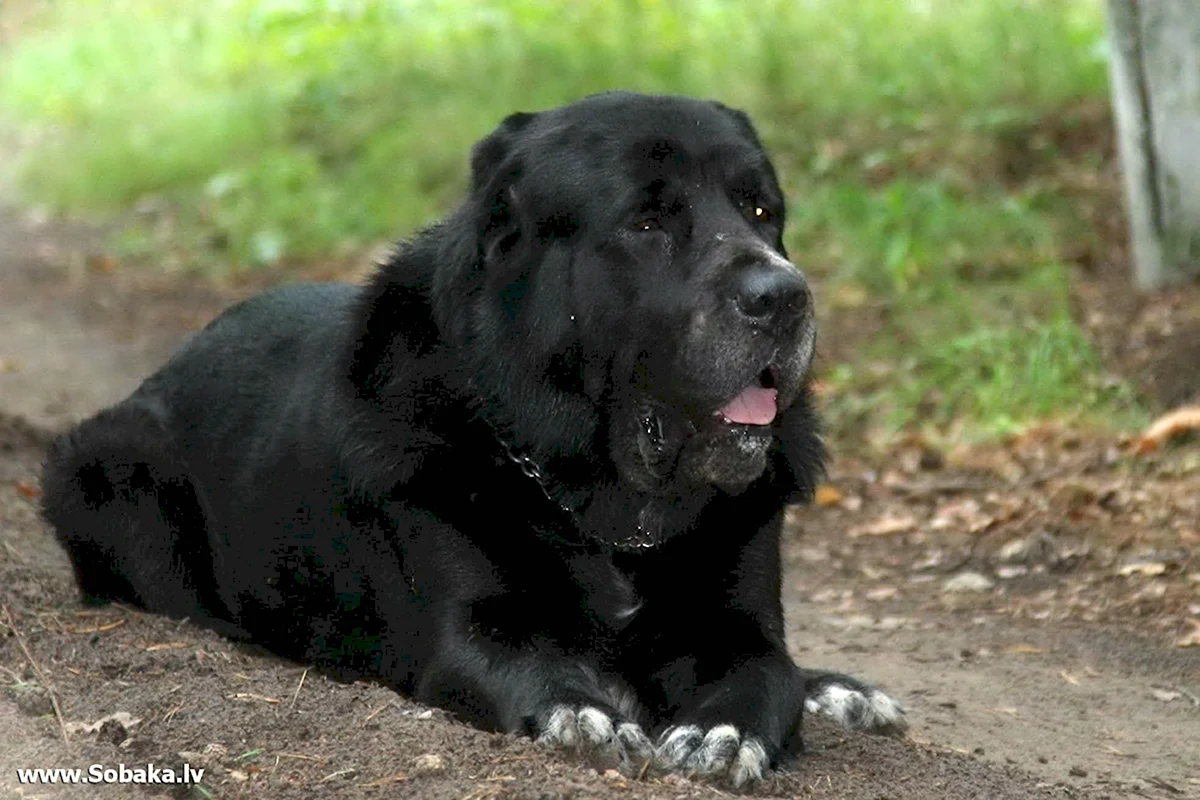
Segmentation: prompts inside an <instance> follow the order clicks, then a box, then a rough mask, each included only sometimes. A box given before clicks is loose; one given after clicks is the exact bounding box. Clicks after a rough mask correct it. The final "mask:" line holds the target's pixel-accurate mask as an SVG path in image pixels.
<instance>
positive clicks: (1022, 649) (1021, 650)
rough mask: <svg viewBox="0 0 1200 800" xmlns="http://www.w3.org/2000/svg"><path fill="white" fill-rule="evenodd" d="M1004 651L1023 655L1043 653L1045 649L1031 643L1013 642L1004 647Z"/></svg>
mask: <svg viewBox="0 0 1200 800" xmlns="http://www.w3.org/2000/svg"><path fill="white" fill-rule="evenodd" d="M1004 652H1006V653H1012V654H1013V655H1019V656H1023V655H1037V654H1039V653H1044V652H1046V651H1045V649H1044V648H1041V647H1034V646H1033V645H1031V644H1014V645H1013V646H1012V647H1006V648H1005V649H1004Z"/></svg>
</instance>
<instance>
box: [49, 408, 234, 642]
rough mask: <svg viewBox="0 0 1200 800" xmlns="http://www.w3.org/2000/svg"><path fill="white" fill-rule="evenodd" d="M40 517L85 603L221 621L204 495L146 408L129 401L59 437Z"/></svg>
mask: <svg viewBox="0 0 1200 800" xmlns="http://www.w3.org/2000/svg"><path fill="white" fill-rule="evenodd" d="M42 483H43V501H42V510H43V514H44V515H45V517H46V519H47V520H48V521H49V522H50V523H51V524H52V525H53V526H54V528H55V530H56V532H57V535H58V539H59V541H60V542H61V543H62V544H63V546H64V547H65V548H66V549H67V553H68V554H69V555H70V557H71V562H72V564H73V565H74V567H75V574H76V577H77V578H78V581H79V586H80V589H81V590H82V592H83V596H84V600H85V601H87V602H91V603H96V602H104V601H110V600H116V601H121V602H126V603H130V604H132V605H136V606H139V607H141V608H145V609H148V610H151V611H157V612H159V613H164V614H168V615H171V616H175V617H192V618H194V619H196V618H199V620H202V621H217V620H220V619H221V618H222V617H227V615H226V614H224V613H221V609H222V605H221V603H220V601H219V600H217V598H216V592H215V589H214V586H213V569H212V552H211V550H210V548H209V544H208V530H207V524H206V514H205V512H204V495H203V491H202V489H201V487H200V486H199V484H198V482H197V481H196V480H195V478H194V477H193V476H192V475H190V474H189V472H188V470H187V469H186V467H185V465H184V463H183V460H182V459H181V458H180V457H179V454H178V453H177V451H176V448H175V446H174V442H173V440H172V437H171V434H170V433H169V432H168V430H167V429H166V426H165V425H164V424H163V413H162V412H161V410H160V409H158V408H157V407H155V405H154V404H153V403H150V402H145V401H139V400H138V399H136V396H135V398H134V399H131V400H129V401H126V402H125V403H122V404H120V405H118V406H115V407H113V408H110V409H107V410H105V411H102V412H100V413H99V414H97V415H96V416H95V417H92V418H91V419H89V420H87V421H86V422H84V423H83V424H82V425H80V426H79V427H78V428H76V429H75V430H73V431H71V432H70V433H68V434H65V435H64V436H62V437H60V438H59V439H58V440H57V441H55V442H54V444H53V445H52V446H51V448H50V452H49V454H48V457H47V461H46V466H45V470H44V473H43V479H42Z"/></svg>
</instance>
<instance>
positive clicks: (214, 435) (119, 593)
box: [43, 284, 357, 635]
mask: <svg viewBox="0 0 1200 800" xmlns="http://www.w3.org/2000/svg"><path fill="white" fill-rule="evenodd" d="M356 291H357V290H355V289H354V288H353V287H351V286H348V285H341V284H309V285H295V286H288V287H283V288H280V289H276V290H273V291H270V292H266V293H264V294H261V295H259V296H257V297H254V298H251V299H250V300H247V301H245V302H243V303H239V304H238V305H236V306H233V307H232V308H230V309H229V310H228V311H226V312H225V313H224V314H222V315H221V316H220V317H218V318H217V319H215V320H214V321H213V322H212V323H210V324H209V325H208V327H206V328H205V329H204V330H203V331H201V332H200V333H199V334H197V335H196V336H195V337H193V338H192V339H191V340H189V341H188V342H187V343H185V344H184V345H183V346H182V347H181V348H180V349H179V351H178V352H177V353H176V354H175V355H174V356H173V357H172V358H171V360H170V361H169V362H167V364H165V365H164V366H163V367H162V369H160V370H159V371H158V372H157V373H155V374H154V375H152V376H150V377H149V378H148V379H147V380H146V381H145V382H144V383H143V384H142V385H141V386H140V387H139V388H138V390H137V391H136V392H135V393H134V394H133V395H132V396H130V397H129V398H128V399H126V400H124V401H123V402H121V403H119V404H117V405H115V406H113V407H111V408H108V409H105V410H104V411H101V412H100V413H98V414H97V415H95V416H94V417H92V418H90V419H88V420H86V421H85V422H83V423H82V424H81V425H79V426H78V427H77V428H75V429H74V430H72V431H69V432H68V433H66V434H64V435H62V436H60V437H59V438H58V439H57V440H56V441H55V442H54V443H53V445H52V446H51V448H50V452H49V454H48V457H47V461H46V466H45V471H44V474H43V489H44V493H43V510H44V513H45V516H46V519H47V520H48V521H49V522H50V523H51V524H52V525H53V526H54V528H55V531H56V533H57V535H58V538H59V540H60V541H61V542H62V544H63V545H64V546H65V547H66V549H67V552H68V553H69V555H70V557H71V561H72V564H73V565H74V568H75V572H76V576H77V578H78V581H79V585H80V588H81V589H82V592H83V595H84V598H85V600H87V601H89V602H103V601H109V600H116V601H121V602H126V603H130V604H133V605H136V606H138V607H141V608H146V609H150V610H153V611H157V612H160V613H165V614H169V615H172V616H176V617H191V618H193V619H198V620H203V621H207V622H208V623H210V624H213V625H214V626H215V627H218V628H219V629H221V630H222V631H223V632H226V633H229V634H234V635H237V634H239V633H241V631H240V630H239V629H238V627H237V626H236V625H233V624H232V623H233V619H232V616H231V614H230V613H229V611H228V609H227V608H226V605H225V603H224V602H223V601H222V599H221V598H220V596H219V595H218V592H217V589H216V581H215V579H214V574H213V555H212V551H211V549H210V546H209V536H210V535H211V533H212V522H213V513H212V511H213V508H212V506H213V504H214V503H215V504H217V505H219V506H222V507H226V508H228V507H229V506H231V505H236V501H235V500H234V499H233V498H234V496H235V495H236V491H231V490H235V488H236V487H237V486H238V485H239V483H240V482H242V481H243V480H245V479H247V478H248V477H250V476H247V475H246V471H247V469H248V468H249V469H252V468H253V466H254V465H255V464H261V462H262V460H263V458H264V457H265V455H266V451H269V450H270V447H271V439H272V436H271V432H272V431H274V432H275V433H276V437H278V436H283V435H285V431H284V429H285V428H287V427H289V426H294V425H300V424H303V421H302V420H297V419H294V418H291V417H290V415H289V413H288V408H289V402H288V400H289V397H291V396H292V395H294V394H295V393H304V392H310V391H316V390H317V389H314V388H312V387H328V386H329V384H330V381H329V380H328V378H326V377H325V375H324V374H321V373H323V372H324V371H326V370H328V369H332V368H333V367H332V365H333V363H334V360H335V359H336V358H338V357H339V356H340V354H339V353H336V352H332V351H333V350H334V349H335V348H333V347H331V342H335V341H340V340H342V337H340V336H338V335H337V332H336V331H335V330H331V328H337V327H338V326H343V325H344V324H345V322H344V321H345V320H346V318H347V315H346V311H347V310H348V308H349V304H350V302H351V300H352V299H353V297H354V296H355V293H356ZM318 374H320V379H318V378H317V376H318ZM306 378H311V379H312V380H311V386H310V385H309V383H310V381H308V380H306ZM253 451H258V452H253Z"/></svg>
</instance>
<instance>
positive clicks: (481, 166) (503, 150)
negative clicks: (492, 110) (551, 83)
mask: <svg viewBox="0 0 1200 800" xmlns="http://www.w3.org/2000/svg"><path fill="white" fill-rule="evenodd" d="M536 117H537V114H531V113H529V112H526V111H518V112H517V113H515V114H509V115H508V116H507V117H505V118H504V121H503V122H501V123H500V125H499V126H498V127H497V128H496V130H494V131H492V132H491V133H490V134H488V135H487V136H486V137H485V138H483V139H480V140H479V141H478V142H477V143H476V144H475V147H474V148H472V149H471V189H472V191H475V192H478V191H480V190H481V189H483V188H485V187H486V186H487V185H488V184H489V183H490V182H491V181H492V180H493V178H495V177H496V174H497V173H498V172H499V170H500V167H501V165H503V164H504V162H505V161H506V160H507V158H508V156H509V154H510V153H511V152H512V146H513V142H514V141H515V140H516V136H517V134H518V133H520V132H521V131H522V130H524V129H525V128H527V127H528V126H529V123H531V122H533V120H534V119H535V118H536Z"/></svg>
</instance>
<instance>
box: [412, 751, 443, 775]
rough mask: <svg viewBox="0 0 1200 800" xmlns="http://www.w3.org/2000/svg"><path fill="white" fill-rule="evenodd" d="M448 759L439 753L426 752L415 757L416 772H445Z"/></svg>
mask: <svg viewBox="0 0 1200 800" xmlns="http://www.w3.org/2000/svg"><path fill="white" fill-rule="evenodd" d="M445 769H446V759H445V758H444V757H443V756H440V755H438V754H437V753H424V754H422V755H419V756H417V757H416V758H414V759H413V771H414V772H443V771H444V770H445Z"/></svg>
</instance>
